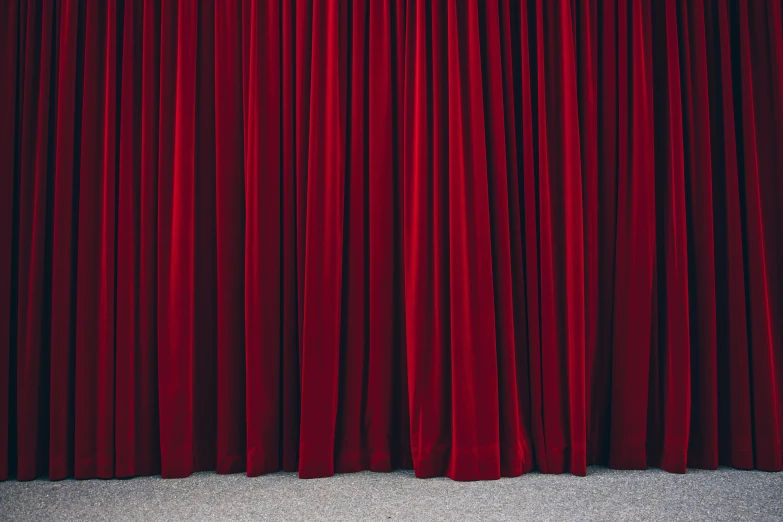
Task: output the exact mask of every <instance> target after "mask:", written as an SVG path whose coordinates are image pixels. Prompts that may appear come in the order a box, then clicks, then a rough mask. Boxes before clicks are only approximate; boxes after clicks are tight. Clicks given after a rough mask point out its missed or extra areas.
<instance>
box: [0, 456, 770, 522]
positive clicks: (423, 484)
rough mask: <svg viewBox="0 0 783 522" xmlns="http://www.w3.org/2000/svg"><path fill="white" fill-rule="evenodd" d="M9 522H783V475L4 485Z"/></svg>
mask: <svg viewBox="0 0 783 522" xmlns="http://www.w3.org/2000/svg"><path fill="white" fill-rule="evenodd" d="M0 519H2V520H150V521H152V520H219V519H225V520H563V519H568V520H573V519H576V520H641V519H643V520H740V519H743V520H783V473H765V472H761V471H739V470H735V469H730V468H721V469H719V470H717V471H701V470H689V471H688V473H687V474H685V475H674V474H671V473H666V472H663V471H660V470H657V469H652V470H647V471H613V470H609V469H606V468H599V467H591V468H588V476H587V477H574V476H572V475H541V474H539V473H530V474H527V475H523V476H521V477H518V478H513V479H501V480H498V481H490V482H467V483H465V482H454V481H452V480H449V479H444V478H438V479H427V480H421V479H417V478H415V477H414V476H413V473H412V472H410V471H397V472H394V473H388V474H386V473H370V472H362V473H354V474H347V475H337V476H334V477H330V478H325V479H315V480H302V479H299V478H297V476H296V475H295V474H293V473H276V474H273V475H265V476H262V477H257V478H247V477H245V476H244V475H216V474H215V473H197V474H195V475H193V476H191V477H189V478H186V479H178V480H176V479H171V480H163V479H161V478H160V477H143V478H134V479H130V480H84V481H76V480H64V481H60V482H49V481H47V480H36V481H33V482H16V481H7V482H3V483H0Z"/></svg>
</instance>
